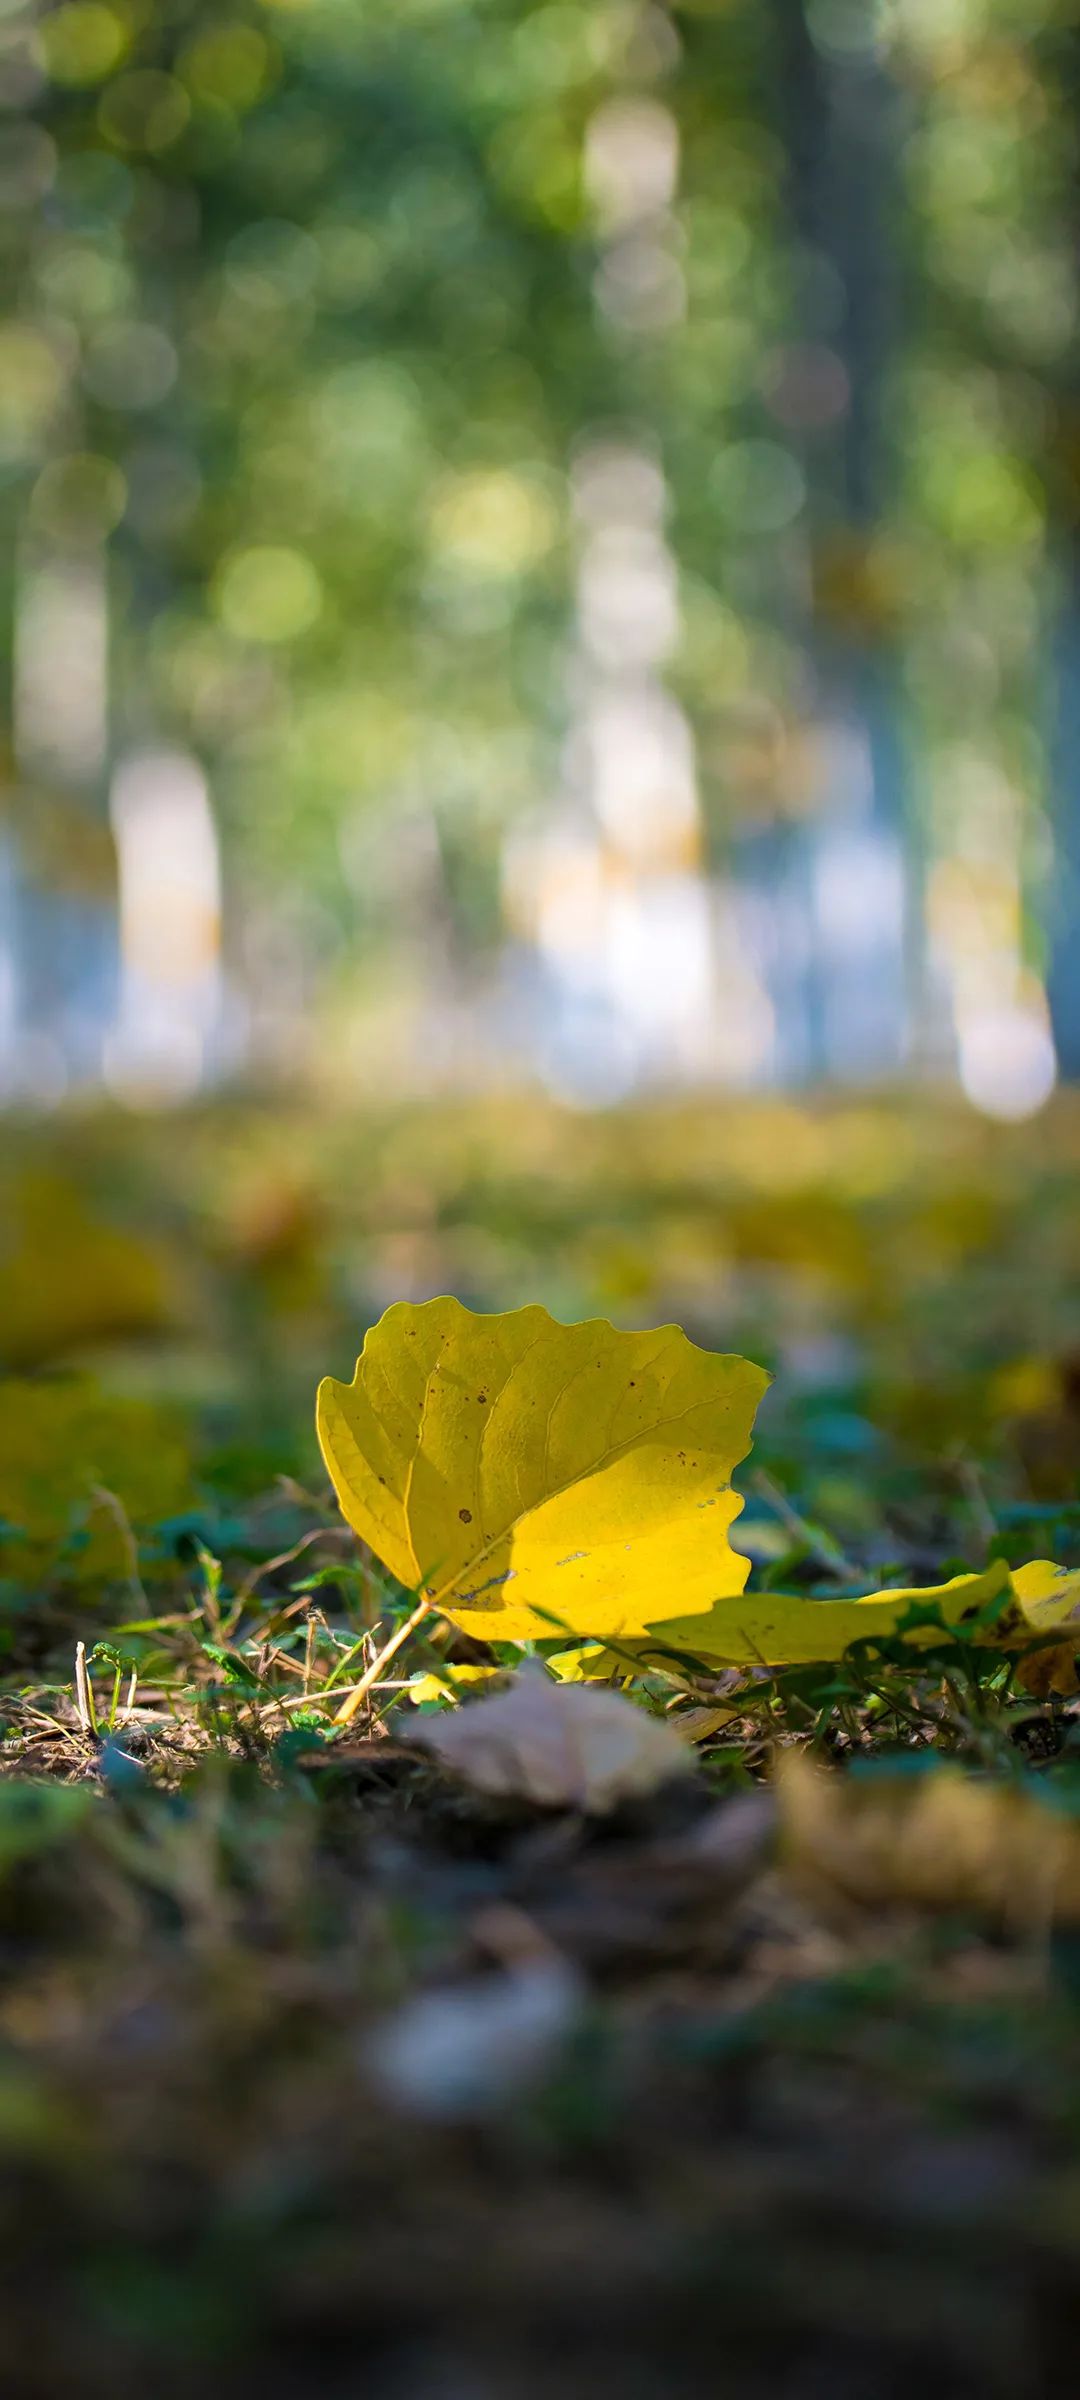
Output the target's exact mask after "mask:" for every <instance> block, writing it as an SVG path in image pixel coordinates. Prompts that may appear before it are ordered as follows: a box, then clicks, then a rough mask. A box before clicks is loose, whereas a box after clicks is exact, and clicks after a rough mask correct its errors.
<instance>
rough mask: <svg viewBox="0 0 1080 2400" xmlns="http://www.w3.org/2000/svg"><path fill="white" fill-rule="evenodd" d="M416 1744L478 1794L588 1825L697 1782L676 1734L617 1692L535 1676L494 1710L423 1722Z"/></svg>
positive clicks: (484, 1707) (500, 1697) (488, 1705)
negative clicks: (572, 1814)
mask: <svg viewBox="0 0 1080 2400" xmlns="http://www.w3.org/2000/svg"><path fill="white" fill-rule="evenodd" d="M411 1738H412V1739H413V1740H415V1741H418V1742H423V1743H424V1744H425V1746H426V1747H427V1748H428V1749H431V1750H434V1751H435V1752H436V1754H437V1756H438V1757H439V1758H440V1759H441V1760H442V1761H443V1764H444V1765H445V1766H448V1767H452V1768H453V1770H454V1772H455V1774H458V1775H461V1776H462V1777H463V1778H464V1780H465V1781H466V1782H467V1783H471V1784H473V1785H474V1786H475V1788H476V1789H477V1790H478V1791H481V1792H492V1793H497V1794H499V1795H501V1796H503V1795H505V1796H506V1797H508V1798H514V1799H521V1800H532V1801H535V1802H536V1803H537V1805H538V1806H540V1807H542V1808H576V1809H581V1810H582V1811H583V1812H584V1813H585V1814H586V1815H588V1816H603V1815H605V1814H606V1813H607V1812H608V1811H609V1810H610V1809H613V1808H617V1807H618V1805H619V1803H620V1802H621V1801H623V1800H631V1799H635V1798H639V1797H641V1796H642V1795H643V1794H645V1793H648V1792H654V1791H656V1790H658V1788H659V1787H660V1785H661V1784H664V1783H670V1782H671V1781H672V1780H673V1779H674V1778H675V1777H676V1776H680V1775H692V1774H693V1772H694V1758H693V1753H692V1752H691V1751H690V1750H689V1749H688V1748H687V1746H686V1744H685V1743H684V1742H683V1741H682V1740H681V1739H680V1737H679V1735H678V1734H677V1733H676V1732H674V1731H673V1729H672V1727H671V1726H670V1725H666V1724H663V1723H661V1722H660V1720H659V1719H658V1718H656V1717H651V1716H649V1715H648V1714H647V1712H646V1710H645V1709H643V1708H637V1707H635V1705H634V1703H633V1702H632V1701H630V1700H624V1699H623V1698H622V1697H621V1695H620V1694H619V1693H618V1692H612V1691H605V1690H602V1689H598V1688H596V1687H595V1686H593V1685H590V1684H571V1683H553V1682H552V1681H551V1678H550V1677H549V1676H548V1675H546V1674H545V1672H544V1670H543V1668H542V1667H538V1666H531V1667H526V1668H525V1669H523V1671H522V1673H521V1674H520V1675H516V1676H515V1677H514V1679H513V1681H512V1683H511V1684H510V1685H509V1686H508V1688H507V1689H506V1690H505V1691H502V1692H500V1693H498V1694H497V1696H496V1697H495V1698H493V1699H491V1700H477V1701H474V1702H473V1704H472V1706H471V1707H467V1708H460V1709H454V1710H453V1711H452V1712H451V1713H449V1714H448V1715H446V1716H442V1717H428V1718H425V1719H424V1721H423V1722H422V1724H420V1725H419V1726H418V1727H417V1729H416V1732H415V1734H414V1735H412V1736H411Z"/></svg>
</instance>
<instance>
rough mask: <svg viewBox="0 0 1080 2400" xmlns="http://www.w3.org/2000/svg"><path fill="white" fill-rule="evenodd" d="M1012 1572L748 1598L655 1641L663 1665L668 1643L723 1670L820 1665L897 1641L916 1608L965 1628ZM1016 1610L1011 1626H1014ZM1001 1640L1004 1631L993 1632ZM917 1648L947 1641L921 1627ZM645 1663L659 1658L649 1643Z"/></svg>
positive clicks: (998, 1564) (680, 1623) (669, 1629)
mask: <svg viewBox="0 0 1080 2400" xmlns="http://www.w3.org/2000/svg"><path fill="white" fill-rule="evenodd" d="M1008 1584H1009V1570H1008V1567H1007V1566H1006V1565H1005V1564H1004V1562H1003V1561H1002V1560H995V1562H994V1564H993V1566H990V1567H987V1568H986V1569H985V1571H984V1572H983V1574H981V1575H954V1576H953V1577H952V1578H951V1580H950V1581H949V1582H948V1583H936V1584H931V1585H924V1586H923V1587H922V1588H921V1589H918V1590H914V1589H912V1590H904V1591H896V1592H868V1593H867V1594H866V1595H865V1597H864V1598H859V1599H854V1600H808V1599H806V1598H805V1597H804V1596H798V1595H796V1594H793V1593H790V1592H743V1593H741V1594H740V1595H739V1596H738V1597H736V1598H725V1599H721V1600H718V1601H717V1602H716V1603H715V1606H714V1607H712V1608H710V1609H709V1610H708V1611H707V1612H706V1613H705V1614H704V1615H702V1616H699V1617H694V1616H689V1615H686V1616H682V1615H681V1616H678V1617H670V1618H665V1619H664V1620H663V1621H662V1622H657V1623H654V1625H653V1628H652V1636H653V1641H654V1643H655V1644H656V1651H655V1656H656V1658H657V1660H658V1662H659V1660H660V1659H661V1658H662V1653H663V1648H664V1645H665V1644H667V1645H669V1646H670V1647H671V1648H672V1649H673V1650H681V1651H684V1652H690V1653H691V1654H692V1655H693V1656H694V1657H696V1658H707V1659H709V1660H711V1661H712V1662H714V1663H717V1662H721V1661H722V1662H723V1664H724V1665H725V1666H767V1667H795V1666H812V1665H813V1664H815V1663H816V1662H817V1661H819V1660H827V1659H833V1658H842V1657H843V1654H844V1652H845V1650H846V1649H848V1647H849V1646H850V1644H851V1643H852V1642H864V1641H867V1640H869V1639H873V1638H877V1639H881V1640H888V1639H891V1638H892V1637H894V1636H895V1634H896V1632H897V1629H898V1627H899V1624H900V1620H901V1618H902V1617H904V1616H906V1615H907V1613H908V1611H909V1610H910V1609H911V1608H913V1607H936V1608H938V1609H939V1610H940V1612H941V1615H942V1617H943V1618H944V1620H945V1622H946V1624H947V1625H950V1626H956V1627H960V1626H962V1625H963V1623H964V1620H965V1619H966V1618H970V1617H975V1616H977V1615H978V1614H979V1611H980V1610H981V1609H982V1608H983V1607H984V1606H985V1604H986V1602H987V1601H988V1600H994V1599H996V1598H997V1596H998V1594H999V1593H1000V1592H1003V1591H1005V1590H1006V1589H1007V1587H1008ZM1017 1615H1018V1612H1017V1611H1015V1610H1014V1611H1013V1612H1012V1613H1011V1616H1010V1618H1009V1620H1008V1621H1009V1624H1010V1625H1011V1626H1015V1622H1016V1618H1017ZM993 1631H994V1635H995V1637H997V1636H999V1635H1000V1632H1001V1627H1000V1626H999V1625H996V1626H995V1627H994V1628H993ZM907 1638H908V1639H909V1640H910V1641H912V1642H914V1643H915V1644H916V1645H917V1646H921V1645H925V1644H927V1643H931V1642H934V1641H939V1640H940V1639H941V1635H940V1631H935V1629H934V1628H933V1626H925V1627H923V1626H920V1627H917V1628H915V1629H913V1630H912V1632H911V1633H910V1634H909V1635H908V1637H907ZM642 1655H643V1657H645V1658H648V1657H649V1656H650V1655H653V1653H652V1651H651V1650H650V1646H649V1645H648V1644H646V1645H645V1646H644V1648H643V1652H642Z"/></svg>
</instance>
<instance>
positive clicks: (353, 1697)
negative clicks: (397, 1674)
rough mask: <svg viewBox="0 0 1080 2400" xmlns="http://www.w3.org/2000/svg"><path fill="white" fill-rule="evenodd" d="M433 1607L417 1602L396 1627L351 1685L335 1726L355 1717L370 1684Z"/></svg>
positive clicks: (427, 1602)
mask: <svg viewBox="0 0 1080 2400" xmlns="http://www.w3.org/2000/svg"><path fill="white" fill-rule="evenodd" d="M433 1607H434V1602H433V1601H431V1600H419V1601H418V1602H417V1604H416V1607H415V1608H414V1610H413V1612H412V1615H411V1617H406V1618H405V1621H404V1623H403V1624H401V1625H399V1626H398V1629H397V1632H396V1633H392V1634H391V1636H390V1639H389V1641H388V1642H384V1643H383V1646H382V1649H381V1650H380V1651H378V1653H377V1654H376V1656H375V1657H374V1658H373V1659H372V1661H371V1665H370V1666H369V1667H367V1668H366V1669H365V1671H364V1673H363V1674H362V1676H361V1677H360V1681H359V1683H357V1684H354V1685H353V1688H352V1691H351V1692H350V1693H349V1696H348V1699H347V1700H343V1701H342V1704H341V1707H340V1708H339V1710H338V1712H337V1715H336V1717H335V1718H334V1720H333V1722H334V1724H335V1725H347V1724H348V1723H349V1721H350V1719H351V1718H352V1717H355V1715H356V1712H357V1709H358V1708H359V1706H360V1702H361V1700H363V1699H365V1698H366V1695H367V1694H368V1692H370V1690H371V1687H372V1684H373V1683H377V1682H378V1680H379V1677H380V1675H381V1674H382V1671H383V1668H384V1667H388V1666H389V1664H390V1661H391V1659H392V1658H396V1657H397V1654H398V1651H399V1650H403V1649H404V1647H405V1644H406V1642H407V1641H408V1639H409V1636H410V1634H413V1633H415V1632H416V1629H417V1626H418V1625H422V1624H423V1622H424V1619H425V1617H430V1615H431V1613H432V1609H433Z"/></svg>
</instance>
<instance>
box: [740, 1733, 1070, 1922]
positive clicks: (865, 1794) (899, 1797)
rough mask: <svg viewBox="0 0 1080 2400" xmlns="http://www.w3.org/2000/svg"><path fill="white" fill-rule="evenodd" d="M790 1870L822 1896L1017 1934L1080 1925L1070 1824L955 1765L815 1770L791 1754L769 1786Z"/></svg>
mask: <svg viewBox="0 0 1080 2400" xmlns="http://www.w3.org/2000/svg"><path fill="white" fill-rule="evenodd" d="M777 1783H778V1796H779V1804H780V1827H781V1845H782V1850H783V1854H784V1856H785V1858H786V1861H787V1865H788V1868H789V1871H790V1872H792V1873H793V1874H794V1875H795V1877H796V1879H797V1880H799V1881H802V1882H804V1883H809V1884H810V1885H811V1886H812V1887H813V1888H814V1889H815V1891H816V1892H817V1893H818V1895H819V1896H820V1895H821V1893H822V1892H825V1893H828V1892H830V1891H831V1892H832V1893H833V1894H834V1895H837V1896H840V1897H843V1898H844V1899H846V1900H854V1901H858V1902H860V1903H862V1904H863V1905H864V1906H867V1907H871V1908H881V1907H888V1906H890V1905H892V1906H900V1907H915V1908H931V1909H949V1910H953V1911H958V1912H960V1913H962V1914H970V1913H975V1914H978V1915H980V1916H987V1917H990V1918H992V1919H993V1920H995V1921H996V1922H997V1923H999V1924H1004V1925H1007V1926H1009V1927H1010V1928H1011V1929H1012V1930H1013V1931H1015V1932H1018V1933H1027V1934H1037V1933H1040V1932H1042V1931H1044V1930H1045V1929H1046V1928H1047V1927H1048V1926H1049V1925H1051V1924H1052V1923H1058V1924H1073V1925H1075V1924H1080V1823H1077V1821H1076V1820H1075V1819H1074V1818H1072V1817H1070V1816H1068V1815H1066V1814H1065V1812H1064V1811H1063V1810H1058V1809H1057V1808H1055V1807H1054V1806H1053V1805H1052V1804H1051V1803H1050V1802H1049V1801H1047V1800H1042V1799H1039V1798H1038V1797H1036V1796H1035V1795H1034V1794H1033V1793H1029V1792H1026V1791H1022V1790H1019V1789H1017V1787H1016V1786H1015V1785H1011V1784H992V1783H987V1782H982V1781H980V1780H979V1779H978V1778H977V1777H976V1776H973V1775H970V1774H968V1773H966V1772H965V1770H964V1769H963V1768H962V1767H959V1766H956V1767H954V1766H940V1767H937V1766H935V1767H933V1768H930V1769H928V1771H927V1772H926V1773H925V1774H914V1775H913V1774H906V1773H903V1772H897V1773H896V1774H895V1775H891V1774H887V1773H884V1772H883V1773H880V1774H874V1775H872V1776H867V1777H866V1778H865V1780H864V1779H863V1778H862V1777H847V1776H842V1775H837V1774H831V1773H825V1774H823V1773H822V1772H821V1771H820V1770H819V1769H818V1768H816V1767H813V1766H811V1765H810V1763H809V1761H808V1760H807V1759H806V1758H804V1757H802V1756H801V1755H799V1754H798V1753H795V1752H788V1753H786V1754H785V1756H784V1757H783V1759H782V1761H781V1765H780V1771H779V1775H778V1778H777Z"/></svg>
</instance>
